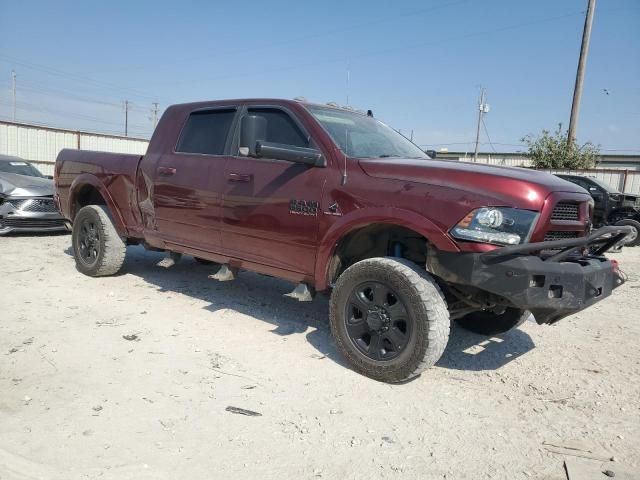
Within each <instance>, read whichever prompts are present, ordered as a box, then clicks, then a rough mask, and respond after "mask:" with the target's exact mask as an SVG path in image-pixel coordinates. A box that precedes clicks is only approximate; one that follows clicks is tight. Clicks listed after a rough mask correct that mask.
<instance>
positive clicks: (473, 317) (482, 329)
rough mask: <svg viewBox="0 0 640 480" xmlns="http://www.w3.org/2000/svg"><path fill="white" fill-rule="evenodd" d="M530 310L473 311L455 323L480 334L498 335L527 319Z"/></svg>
mask: <svg viewBox="0 0 640 480" xmlns="http://www.w3.org/2000/svg"><path fill="white" fill-rule="evenodd" d="M529 315H531V314H530V312H529V311H527V310H519V309H517V308H507V309H506V310H505V311H504V313H502V314H499V315H498V314H496V313H493V312H473V313H470V314H468V315H465V316H464V317H461V318H458V319H457V320H456V323H457V324H458V325H460V326H461V327H462V328H464V329H465V330H469V331H470V332H473V333H478V334H480V335H498V334H500V333H505V332H508V331H509V330H511V329H513V328H517V327H519V326H520V325H522V324H523V323H524V322H526V321H527V318H529Z"/></svg>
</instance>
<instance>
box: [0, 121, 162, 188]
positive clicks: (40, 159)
mask: <svg viewBox="0 0 640 480" xmlns="http://www.w3.org/2000/svg"><path fill="white" fill-rule="evenodd" d="M148 144H149V141H148V140H145V139H142V138H131V137H119V136H115V135H102V134H97V133H89V132H81V131H74V130H64V129H59V128H49V127H42V126H39V125H28V124H23V123H13V122H4V121H0V154H2V155H15V156H17V157H21V158H24V159H25V160H29V161H30V162H32V163H34V164H35V165H36V166H37V167H38V169H40V171H41V172H42V173H43V174H45V175H53V165H54V163H55V161H56V157H57V156H58V153H60V150H62V149H63V148H80V149H83V150H97V151H101V152H114V153H133V154H139V155H143V154H144V153H145V152H146V151H147V145H148Z"/></svg>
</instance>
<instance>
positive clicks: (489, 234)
mask: <svg viewBox="0 0 640 480" xmlns="http://www.w3.org/2000/svg"><path fill="white" fill-rule="evenodd" d="M537 218H538V213H537V212H532V211H530V210H519V209H517V208H502V207H486V208H478V209H476V210H473V211H472V212H470V213H469V214H468V215H467V216H466V217H464V218H463V219H462V220H460V221H459V222H458V224H457V225H456V226H455V227H453V228H452V229H451V232H450V233H451V235H452V236H453V237H455V238H457V239H459V240H468V241H471V242H481V243H493V244H497V245H517V244H519V243H525V242H527V241H528V240H529V236H530V235H531V231H532V230H533V226H534V225H535V222H536V219H537Z"/></svg>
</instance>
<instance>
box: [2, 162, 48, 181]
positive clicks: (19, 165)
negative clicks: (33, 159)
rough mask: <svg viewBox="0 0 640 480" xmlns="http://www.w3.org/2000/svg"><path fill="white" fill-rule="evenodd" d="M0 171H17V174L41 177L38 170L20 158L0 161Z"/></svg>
mask: <svg viewBox="0 0 640 480" xmlns="http://www.w3.org/2000/svg"><path fill="white" fill-rule="evenodd" d="M0 172H6V173H17V174H18V175H27V176H29V177H42V173H40V170H38V169H37V168H36V167H34V166H33V165H31V164H30V163H27V162H23V161H22V160H10V161H8V162H3V161H0Z"/></svg>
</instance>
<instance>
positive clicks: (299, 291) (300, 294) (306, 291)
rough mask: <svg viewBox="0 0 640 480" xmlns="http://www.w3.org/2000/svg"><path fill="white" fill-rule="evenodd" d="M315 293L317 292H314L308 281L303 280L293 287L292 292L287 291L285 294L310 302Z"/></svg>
mask: <svg viewBox="0 0 640 480" xmlns="http://www.w3.org/2000/svg"><path fill="white" fill-rule="evenodd" d="M314 293H315V292H313V290H312V289H310V288H309V286H308V285H307V284H306V283H302V282H301V283H299V284H298V285H297V286H296V288H294V289H293V291H292V292H290V293H285V294H284V296H285V297H289V298H293V299H294V300H298V301H299V302H310V301H312V300H313V295H314Z"/></svg>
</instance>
